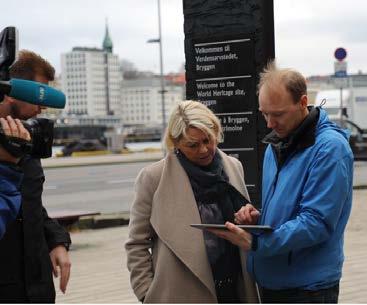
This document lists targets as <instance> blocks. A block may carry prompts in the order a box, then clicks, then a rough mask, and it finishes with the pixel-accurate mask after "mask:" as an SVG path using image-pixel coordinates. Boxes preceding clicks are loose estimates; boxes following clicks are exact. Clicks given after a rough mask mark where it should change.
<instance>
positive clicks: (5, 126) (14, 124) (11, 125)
mask: <svg viewBox="0 0 367 305" xmlns="http://www.w3.org/2000/svg"><path fill="white" fill-rule="evenodd" d="M0 123H1V127H2V130H3V132H4V134H5V136H7V137H13V138H19V139H23V140H26V141H30V140H31V135H30V134H29V132H28V130H27V129H25V128H24V126H23V124H22V122H21V121H20V120H18V119H15V120H14V119H13V118H12V117H11V116H9V115H8V116H7V117H6V119H5V118H0ZM19 159H20V158H19V157H14V156H13V155H11V154H10V153H9V152H8V151H6V150H5V149H4V148H3V147H2V146H0V161H6V162H11V163H17V162H18V161H19Z"/></svg>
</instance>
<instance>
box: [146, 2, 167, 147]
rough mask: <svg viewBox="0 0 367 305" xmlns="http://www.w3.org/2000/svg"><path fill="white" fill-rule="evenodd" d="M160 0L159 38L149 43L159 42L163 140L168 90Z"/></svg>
mask: <svg viewBox="0 0 367 305" xmlns="http://www.w3.org/2000/svg"><path fill="white" fill-rule="evenodd" d="M157 2H158V35H159V36H158V38H157V39H149V40H148V41H147V42H148V43H156V42H157V43H159V65H160V79H161V90H160V94H161V102H162V140H163V135H164V132H165V130H166V109H165V108H166V107H165V101H164V94H165V92H166V90H165V87H164V74H163V49H162V29H161V1H160V0H157Z"/></svg>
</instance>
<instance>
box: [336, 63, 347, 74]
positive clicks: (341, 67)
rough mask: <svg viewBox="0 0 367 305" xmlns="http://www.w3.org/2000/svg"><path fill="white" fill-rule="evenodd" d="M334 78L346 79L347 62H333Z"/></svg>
mask: <svg viewBox="0 0 367 305" xmlns="http://www.w3.org/2000/svg"><path fill="white" fill-rule="evenodd" d="M334 71H335V77H347V62H346V61H336V62H334Z"/></svg>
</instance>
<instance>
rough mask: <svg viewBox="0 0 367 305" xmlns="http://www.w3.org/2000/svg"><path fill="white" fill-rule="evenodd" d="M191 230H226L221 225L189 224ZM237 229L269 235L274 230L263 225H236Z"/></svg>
mask: <svg viewBox="0 0 367 305" xmlns="http://www.w3.org/2000/svg"><path fill="white" fill-rule="evenodd" d="M190 226H191V227H193V228H196V229H202V230H204V229H219V230H228V229H227V227H226V226H225V225H224V224H223V225H221V224H210V223H197V224H191V225H190ZM236 226H237V227H239V228H241V229H244V230H246V231H249V232H254V233H267V232H268V233H269V232H272V231H274V229H273V228H272V227H271V226H264V225H236Z"/></svg>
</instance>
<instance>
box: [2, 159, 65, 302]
mask: <svg viewBox="0 0 367 305" xmlns="http://www.w3.org/2000/svg"><path fill="white" fill-rule="evenodd" d="M20 167H21V168H22V170H23V172H24V178H23V183H22V186H21V194H22V206H21V211H20V212H19V217H18V219H17V220H16V221H14V222H13V223H11V224H10V225H9V226H8V228H7V231H6V233H5V235H4V237H3V239H2V240H0V270H1V271H0V301H2V302H4V301H5V302H11V301H13V302H23V303H25V302H36V303H45V302H46V303H53V302H55V288H54V284H53V277H52V264H51V260H50V256H49V252H50V251H51V250H52V249H53V248H54V247H55V246H57V245H60V244H64V245H66V246H67V245H68V244H70V243H71V240H70V236H69V233H67V232H66V231H65V230H64V229H63V228H62V227H61V226H60V225H59V224H58V223H57V221H55V220H53V219H51V218H49V217H48V214H47V211H46V209H45V208H44V207H43V205H42V198H41V196H42V190H43V183H44V181H45V176H44V173H43V169H42V166H41V162H40V160H39V159H33V158H30V157H25V158H23V160H22V161H21V162H20Z"/></svg>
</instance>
